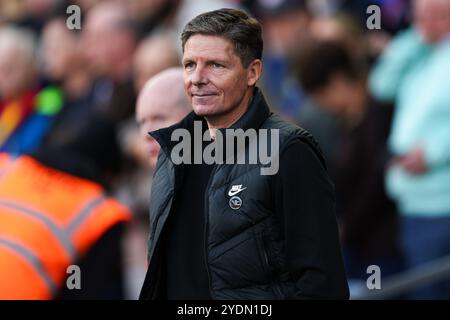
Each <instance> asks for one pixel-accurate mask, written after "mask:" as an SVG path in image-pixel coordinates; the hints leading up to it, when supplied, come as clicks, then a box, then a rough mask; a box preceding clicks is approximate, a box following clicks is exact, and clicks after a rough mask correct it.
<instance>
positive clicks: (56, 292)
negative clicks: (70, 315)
mask: <svg viewBox="0 0 450 320" xmlns="http://www.w3.org/2000/svg"><path fill="white" fill-rule="evenodd" d="M112 134H114V128H113V127H112V126H111V125H110V123H108V122H104V121H103V120H102V119H100V118H99V119H92V121H91V122H90V125H88V126H86V130H85V131H84V134H83V136H79V137H78V138H77V140H75V141H72V142H71V143H70V144H68V145H66V146H64V147H58V148H41V149H40V150H39V151H37V152H34V153H32V154H30V155H23V156H20V157H18V158H16V159H14V158H13V157H11V156H10V155H9V154H5V153H2V154H0V170H1V172H2V179H1V181H0V283H1V286H0V299H122V298H123V282H122V280H123V278H122V276H123V275H122V253H121V240H122V232H123V227H124V223H125V222H127V221H129V220H130V218H131V214H130V212H129V211H128V209H127V208H125V207H124V206H123V205H121V204H120V203H119V202H117V200H115V199H114V198H111V197H109V196H108V195H107V191H108V184H107V182H106V180H107V176H108V175H109V173H110V170H106V169H108V168H110V167H111V161H110V159H109V158H108V156H105V149H106V148H108V147H109V148H114V145H111V143H112V142H113V141H114V140H112V139H108V138H110V136H111V135H112ZM99 141H100V142H101V144H99ZM104 141H110V143H109V145H108V146H106V145H105V144H104ZM116 149H117V146H116ZM98 154H100V155H98ZM107 154H110V153H107ZM70 265H77V266H78V267H79V268H80V269H79V270H78V272H81V274H80V278H79V280H78V281H79V283H78V284H79V285H80V287H79V288H78V289H73V290H71V288H68V287H67V285H66V277H68V273H67V271H68V270H67V268H68V266H70ZM69 271H70V272H71V274H74V273H73V270H69ZM69 282H70V283H71V284H74V283H76V282H71V281H69Z"/></svg>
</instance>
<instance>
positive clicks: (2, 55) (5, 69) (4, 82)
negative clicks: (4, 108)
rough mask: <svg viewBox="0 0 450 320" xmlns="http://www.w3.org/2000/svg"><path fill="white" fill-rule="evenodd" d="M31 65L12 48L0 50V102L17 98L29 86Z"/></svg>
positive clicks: (31, 74) (31, 76) (31, 75)
mask: <svg viewBox="0 0 450 320" xmlns="http://www.w3.org/2000/svg"><path fill="white" fill-rule="evenodd" d="M33 71H34V69H33V65H32V63H30V62H29V59H28V58H26V57H24V55H23V54H22V53H21V52H19V51H18V50H15V49H13V48H0V100H1V99H13V98H17V97H18V96H19V95H20V94H22V93H23V91H24V90H26V89H27V87H28V86H29V85H30V84H31V81H32V78H33V76H34V74H33Z"/></svg>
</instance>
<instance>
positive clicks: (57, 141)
mask: <svg viewBox="0 0 450 320" xmlns="http://www.w3.org/2000/svg"><path fill="white" fill-rule="evenodd" d="M42 60H43V68H42V71H43V75H44V78H46V79H47V80H49V81H50V82H52V83H57V84H58V85H59V86H60V87H61V89H62V91H63V95H64V107H63V109H62V110H61V112H60V113H59V114H58V115H57V116H56V118H55V121H54V122H53V124H52V126H51V127H50V130H49V132H48V133H47V135H46V137H45V139H44V144H46V145H49V146H52V147H56V146H63V145H65V144H66V143H68V142H69V141H71V140H73V139H75V138H76V137H77V136H78V135H80V134H81V133H82V132H83V131H84V130H85V125H86V124H87V122H86V121H85V120H86V119H88V118H90V117H91V116H92V113H93V112H94V106H93V90H92V76H91V75H90V74H89V70H88V68H87V67H86V61H85V60H86V59H85V57H84V55H83V53H82V48H81V44H80V35H79V34H78V33H77V32H76V31H73V30H69V29H67V27H66V23H65V20H64V18H62V17H61V18H55V19H52V20H50V21H49V22H48V23H47V24H46V25H45V27H44V29H43V32H42Z"/></svg>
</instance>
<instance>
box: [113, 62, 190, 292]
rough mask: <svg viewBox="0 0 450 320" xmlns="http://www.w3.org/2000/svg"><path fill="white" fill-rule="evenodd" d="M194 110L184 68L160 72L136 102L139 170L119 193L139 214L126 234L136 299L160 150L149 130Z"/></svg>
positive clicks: (133, 147)
mask: <svg viewBox="0 0 450 320" xmlns="http://www.w3.org/2000/svg"><path fill="white" fill-rule="evenodd" d="M190 111H192V107H191V104H190V103H189V100H188V99H187V97H186V95H185V93H184V86H183V69H181V68H170V69H167V70H165V71H162V72H160V73H158V74H156V75H155V76H154V77H152V78H151V79H150V80H148V81H147V83H146V84H145V85H144V87H143V89H142V90H141V91H140V94H139V98H138V101H137V105H136V121H137V122H138V124H139V128H140V135H139V136H137V137H133V139H127V142H128V143H127V145H128V152H129V153H130V154H132V155H133V156H134V158H135V159H136V160H137V161H136V162H137V163H138V164H139V165H138V170H136V171H135V172H134V174H133V175H132V176H130V177H128V179H127V180H126V181H124V185H125V187H124V188H123V190H122V192H121V193H120V194H119V197H120V198H121V199H123V200H124V201H125V202H127V203H129V204H130V206H131V208H132V209H133V212H134V214H135V216H134V219H133V221H132V223H131V224H130V226H129V228H128V229H127V236H126V247H127V248H128V252H127V260H126V262H127V270H128V273H127V279H128V281H127V283H128V285H129V287H128V292H129V297H130V298H132V299H136V298H137V297H138V295H139V290H140V286H141V285H142V282H143V281H144V277H145V271H146V267H147V263H146V261H147V260H146V250H147V238H148V237H147V236H148V233H149V230H148V225H149V221H148V208H149V194H150V191H149V187H151V178H152V171H153V169H154V168H155V165H156V160H157V157H158V153H159V144H158V143H157V142H156V141H155V140H154V139H153V137H151V136H150V135H149V134H148V132H149V131H153V130H157V129H160V128H163V127H168V126H170V125H173V124H175V123H176V122H178V121H180V120H181V119H182V118H184V116H186V115H187V114H188V113H189V112H190Z"/></svg>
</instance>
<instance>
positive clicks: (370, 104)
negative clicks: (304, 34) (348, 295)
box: [299, 42, 403, 280]
mask: <svg viewBox="0 0 450 320" xmlns="http://www.w3.org/2000/svg"><path fill="white" fill-rule="evenodd" d="M299 61H300V65H299V67H300V68H299V77H300V80H301V83H302V85H303V87H304V89H305V90H306V91H307V92H308V93H309V94H311V95H312V96H313V98H314V99H316V100H317V101H319V103H320V105H321V106H323V108H327V109H328V111H329V112H330V113H331V114H334V115H335V117H336V118H337V120H338V121H339V123H340V128H339V129H340V130H339V132H338V137H337V145H336V154H335V158H334V159H333V161H331V162H332V164H334V167H335V168H334V170H333V171H334V173H335V177H334V178H335V179H334V180H335V183H336V195H337V200H336V201H337V213H338V217H339V220H340V227H341V239H342V241H343V245H344V259H345V264H346V271H347V276H348V277H349V278H351V279H360V280H365V279H366V278H367V274H366V269H367V267H368V266H369V265H373V264H375V265H378V266H380V268H381V270H382V271H383V276H387V275H390V274H393V273H396V272H399V271H401V270H402V268H403V264H402V258H401V254H400V249H399V245H398V243H397V235H398V229H397V214H396V208H395V206H394V203H393V202H392V201H390V200H389V199H388V198H387V196H386V192H385V189H384V179H383V177H384V175H383V173H384V167H385V164H386V159H387V157H386V149H385V148H386V140H387V136H388V132H389V127H390V123H391V122H390V121H391V113H392V111H391V109H390V108H387V107H381V106H379V105H378V104H376V103H375V102H374V101H373V100H372V99H371V98H370V96H369V93H368V90H367V85H366V83H367V73H368V70H367V68H366V67H365V65H364V64H360V63H358V60H355V59H353V57H352V55H350V54H349V53H348V51H347V49H346V48H345V47H344V46H343V45H339V44H337V43H333V42H317V43H314V44H311V45H310V46H309V47H306V48H305V49H304V51H303V52H302V54H301V56H300V59H299Z"/></svg>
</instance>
